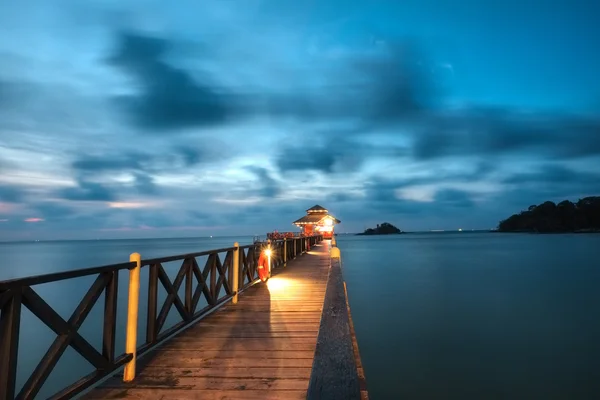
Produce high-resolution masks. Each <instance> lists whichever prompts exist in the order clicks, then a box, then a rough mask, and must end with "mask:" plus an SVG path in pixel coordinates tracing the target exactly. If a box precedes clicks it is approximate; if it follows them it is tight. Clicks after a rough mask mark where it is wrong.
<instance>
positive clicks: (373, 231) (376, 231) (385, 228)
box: [357, 222, 404, 236]
mask: <svg viewBox="0 0 600 400" xmlns="http://www.w3.org/2000/svg"><path fill="white" fill-rule="evenodd" d="M398 233H404V232H402V231H401V230H400V229H398V228H396V227H395V226H394V225H392V224H390V223H389V222H384V223H382V224H377V228H368V229H366V230H365V231H364V232H363V233H357V235H358V236H362V235H364V236H366V235H393V234H398Z"/></svg>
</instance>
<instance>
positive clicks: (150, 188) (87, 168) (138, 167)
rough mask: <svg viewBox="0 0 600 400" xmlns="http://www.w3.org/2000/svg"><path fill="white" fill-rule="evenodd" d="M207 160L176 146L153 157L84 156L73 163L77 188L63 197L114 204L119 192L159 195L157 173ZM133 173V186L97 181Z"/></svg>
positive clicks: (134, 154)
mask: <svg viewBox="0 0 600 400" xmlns="http://www.w3.org/2000/svg"><path fill="white" fill-rule="evenodd" d="M205 160H206V152H205V151H204V150H199V149H197V148H194V147H185V146H174V147H173V148H172V149H171V150H163V151H162V152H158V151H157V152H156V153H153V154H150V153H144V152H124V153H117V152H115V153H111V154H106V155H103V156H99V155H89V154H88V155H86V154H80V155H79V156H78V158H77V159H75V160H74V161H73V162H72V163H71V168H72V170H73V173H74V175H75V180H76V181H77V184H78V187H77V188H69V189H64V190H62V191H60V192H59V195H60V196H61V197H63V198H65V199H68V200H88V201H114V200H116V199H118V197H119V196H118V193H119V192H120V191H123V190H126V189H127V188H132V189H133V190H135V191H136V192H137V193H138V194H143V195H157V194H158V193H159V190H158V187H157V185H156V184H155V182H154V177H153V175H154V174H157V173H164V172H166V171H177V170H181V169H183V168H186V167H191V166H194V165H197V164H199V163H201V162H203V161H205ZM116 173H129V174H131V175H132V176H133V179H134V180H133V183H132V184H121V185H116V184H112V185H110V186H108V185H102V184H99V183H97V182H95V181H96V180H97V178H98V176H99V175H101V174H109V175H110V174H116Z"/></svg>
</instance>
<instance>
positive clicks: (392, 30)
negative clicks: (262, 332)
mask: <svg viewBox="0 0 600 400" xmlns="http://www.w3.org/2000/svg"><path fill="white" fill-rule="evenodd" d="M442 3H443V1H442V0H439V3H436V4H437V5H433V4H429V3H428V4H427V5H419V4H416V3H415V4H404V3H393V2H392V3H386V4H379V5H369V4H367V3H352V4H350V5H346V4H344V5H343V6H342V5H341V3H336V2H334V3H328V4H325V3H323V4H318V5H316V6H315V5H310V6H304V5H302V4H299V5H298V4H297V5H294V7H291V6H289V5H286V4H284V3H282V2H274V1H265V2H261V5H260V6H257V5H255V4H254V3H253V2H241V3H240V2H238V3H235V4H233V3H228V2H222V1H207V2H203V4H202V5H199V4H197V2H193V1H183V2H182V3H181V4H180V5H179V6H178V7H177V8H173V7H172V6H168V5H162V4H160V3H157V4H155V5H154V6H153V7H149V6H147V5H144V6H141V5H137V4H129V3H123V4H115V5H112V6H109V5H103V4H96V3H94V2H92V3H85V4H75V3H73V2H72V1H62V2H60V5H59V6H53V10H54V11H52V12H51V11H50V9H49V6H47V5H45V4H42V3H40V4H39V7H38V8H37V10H38V12H37V13H36V14H35V15H33V14H31V13H30V12H29V10H28V7H27V6H25V5H21V4H16V3H15V4H13V5H11V7H10V8H7V7H4V8H1V6H0V37H2V38H4V39H5V40H3V41H0V56H2V58H3V60H5V62H3V63H2V65H0V220H2V222H0V239H13V238H18V237H21V236H22V237H31V235H38V236H40V237H41V236H44V237H48V238H53V237H57V236H60V237H91V238H96V237H110V236H119V237H126V236H140V235H144V236H161V235H177V234H186V235H187V234H203V233H205V232H209V231H210V232H213V233H211V234H216V232H218V233H222V234H226V233H228V234H235V233H247V234H254V233H264V232H265V231H267V230H271V229H280V230H281V229H293V227H292V226H291V221H293V220H295V219H297V218H298V217H300V216H301V215H302V214H303V213H304V210H305V209H306V208H308V207H310V206H312V205H314V204H315V203H323V205H325V206H327V207H328V208H330V209H331V211H332V212H334V213H335V214H336V216H338V217H339V218H340V219H342V221H343V226H341V227H340V228H341V229H342V230H346V231H356V230H361V229H363V228H364V224H368V225H370V224H372V223H380V222H382V221H384V220H388V221H390V222H392V223H394V224H395V225H398V226H400V227H401V228H402V229H406V230H413V229H434V228H442V229H443V228H456V227H459V226H460V227H463V228H469V227H471V228H490V227H494V226H496V224H497V222H498V221H499V220H500V219H502V218H506V217H507V216H508V215H510V214H512V213H514V212H516V211H518V210H519V209H523V208H526V207H527V206H529V205H530V204H539V203H541V202H543V201H545V200H553V201H560V200H562V199H565V198H569V199H571V200H577V198H579V197H584V196H587V195H594V194H598V190H600V187H599V186H598V182H600V179H599V178H600V177H598V175H597V172H596V171H597V170H598V169H599V166H600V114H598V108H597V103H596V104H593V101H597V98H598V97H597V94H598V93H600V86H598V80H597V79H596V74H597V71H598V70H599V69H600V57H599V56H597V55H596V53H597V52H594V51H593V50H594V49H596V48H597V47H598V44H600V43H599V42H598V39H597V38H598V37H600V33H599V32H597V29H598V28H597V24H596V23H595V22H594V21H593V20H592V19H591V17H590V16H591V15H595V14H594V12H595V11H597V9H596V8H597V6H595V5H592V3H590V4H589V5H585V6H584V5H578V6H573V5H569V7H568V8H565V7H566V6H564V5H563V4H562V3H560V2H554V3H552V4H548V5H547V7H546V9H545V10H546V13H545V14H544V15H539V16H537V17H536V18H535V19H532V20H531V21H530V22H531V23H530V24H515V23H513V21H512V20H511V18H513V17H511V16H514V15H517V14H516V13H515V12H514V10H513V8H512V7H513V5H511V4H508V3H503V4H501V5H499V6H498V7H500V8H501V9H502V10H504V11H505V12H502V13H495V14H494V15H497V18H499V19H500V20H501V21H502V23H504V24H506V26H512V28H511V29H510V30H504V29H500V30H494V29H490V28H489V26H488V25H489V24H488V23H487V22H486V17H484V16H485V15H486V13H487V12H488V11H489V10H488V8H489V7H490V6H489V5H488V4H487V3H485V2H482V3H481V4H476V5H474V4H471V3H469V5H468V6H469V7H470V8H469V9H470V10H472V15H477V16H478V17H477V18H475V19H470V17H469V16H468V15H467V14H464V13H460V12H458V11H452V12H441V11H440V12H438V11H436V10H438V9H439V10H441V9H443V7H442V6H443V4H442ZM462 5H464V6H465V7H466V6H467V5H466V3H464V4H461V3H460V2H458V3H457V5H456V7H454V9H455V10H459V9H461V6H462ZM438 6H439V7H438ZM463 8H464V7H463ZM432 10H433V11H432ZM469 15H470V14H469ZM109 16H110V18H109ZM190 16H193V17H190ZM558 16H560V18H561V21H562V22H561V24H560V27H558V28H556V24H555V23H553V21H554V19H555V18H558ZM14 21H19V29H15V28H14V26H13V24H14ZM547 26H553V27H555V28H556V29H553V30H552V32H553V34H554V35H555V38H554V40H553V46H546V45H545V43H546V42H545V41H546V40H547V37H546V36H545V34H544V35H542V34H541V33H544V32H547V29H546V27H547ZM575 26H576V27H577V29H574V28H573V27H575ZM561 27H570V28H569V29H566V28H565V29H563V28H561ZM571 28H573V29H571ZM582 31H586V32H587V33H588V34H586V35H575V34H574V33H573V32H582ZM594 33H598V34H594ZM488 43H496V44H497V46H489V45H488ZM498 48H503V49H505V50H503V51H502V52H501V53H498V52H497V51H496V50H497V49H498ZM531 48H535V49H537V51H536V52H531V50H530V49H531ZM575 48H576V49H578V51H577V52H576V51H575V50H574V49H575ZM580 50H581V51H580ZM27 219H30V220H31V219H33V220H36V221H37V222H35V223H27V222H24V221H25V220H27ZM42 220H43V221H42ZM19 235H21V236H19ZM28 235H29V236H28Z"/></svg>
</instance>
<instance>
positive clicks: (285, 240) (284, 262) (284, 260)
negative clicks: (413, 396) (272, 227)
mask: <svg viewBox="0 0 600 400" xmlns="http://www.w3.org/2000/svg"><path fill="white" fill-rule="evenodd" d="M283 266H284V267H287V238H283Z"/></svg>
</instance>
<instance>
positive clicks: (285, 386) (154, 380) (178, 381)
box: [103, 375, 308, 390]
mask: <svg viewBox="0 0 600 400" xmlns="http://www.w3.org/2000/svg"><path fill="white" fill-rule="evenodd" d="M103 387H106V388H128V389H131V388H136V389H149V388H156V389H169V388H173V387H176V388H177V389H187V390H202V389H204V390H269V389H270V390H306V388H307V387H308V378H303V379H295V378H276V377H269V378H239V377H234V378H229V377H228V378H216V377H195V376H177V377H175V376H173V375H165V376H147V375H145V376H143V377H140V378H138V379H136V380H135V381H134V382H132V383H123V381H122V380H120V379H115V378H113V379H111V380H110V381H107V382H106V383H105V384H104V385H103Z"/></svg>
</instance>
